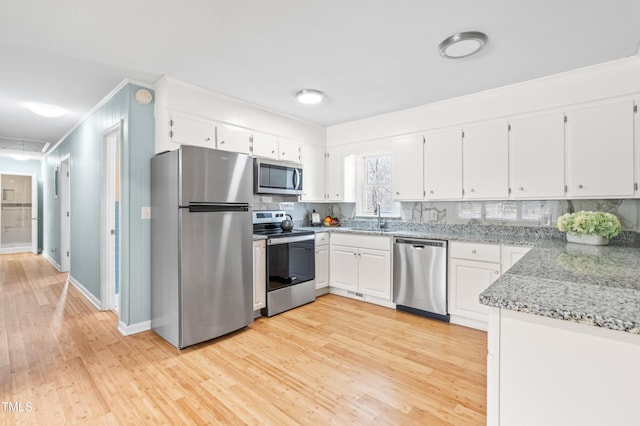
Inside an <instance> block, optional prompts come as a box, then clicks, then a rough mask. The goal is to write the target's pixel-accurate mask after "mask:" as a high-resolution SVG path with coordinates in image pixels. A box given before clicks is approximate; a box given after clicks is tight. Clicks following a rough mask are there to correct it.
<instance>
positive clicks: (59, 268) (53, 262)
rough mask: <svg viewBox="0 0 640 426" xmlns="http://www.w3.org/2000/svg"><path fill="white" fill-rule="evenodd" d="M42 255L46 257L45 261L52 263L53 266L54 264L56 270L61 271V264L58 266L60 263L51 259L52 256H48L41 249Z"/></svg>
mask: <svg viewBox="0 0 640 426" xmlns="http://www.w3.org/2000/svg"><path fill="white" fill-rule="evenodd" d="M42 257H44V258H45V259H47V261H48V262H49V263H50V264H52V265H53V266H54V267H55V268H56V269H57V270H58V271H61V269H62V266H60V265H59V264H58V262H56V261H55V260H53V257H51V256H49V255H48V254H47V252H44V251H43V252H42Z"/></svg>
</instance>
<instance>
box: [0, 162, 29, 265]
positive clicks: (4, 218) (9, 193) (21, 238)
mask: <svg viewBox="0 0 640 426" xmlns="http://www.w3.org/2000/svg"><path fill="white" fill-rule="evenodd" d="M0 190H1V191H2V197H1V198H0V229H1V230H0V253H22V252H29V251H34V250H35V253H37V252H38V218H37V216H38V207H37V201H38V200H37V198H38V184H37V180H36V178H35V176H33V175H18V174H2V175H1V177H0ZM34 197H35V202H36V204H35V206H34V204H33V200H34ZM34 207H35V209H34ZM34 217H35V221H34V220H33V218H34ZM33 222H35V226H34V223H33Z"/></svg>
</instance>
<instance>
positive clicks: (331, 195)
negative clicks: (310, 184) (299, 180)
mask: <svg viewBox="0 0 640 426" xmlns="http://www.w3.org/2000/svg"><path fill="white" fill-rule="evenodd" d="M325 170H326V181H325V182H326V188H325V201H342V200H343V198H344V158H343V157H342V149H341V148H335V147H334V148H329V149H327V160H326V168H325ZM303 185H304V184H303Z"/></svg>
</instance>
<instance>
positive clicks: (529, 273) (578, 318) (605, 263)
mask: <svg viewBox="0 0 640 426" xmlns="http://www.w3.org/2000/svg"><path fill="white" fill-rule="evenodd" d="M297 229H305V230H312V231H315V232H327V231H330V232H345V233H353V234H365V235H385V236H403V237H414V238H427V239H437V240H449V241H467V242H476V243H489V244H508V245H519V246H530V247H532V249H531V250H530V251H529V252H528V253H527V254H526V255H525V256H524V257H523V258H522V259H521V260H520V261H518V262H517V263H516V264H515V265H514V266H513V267H512V268H511V269H509V270H508V271H507V272H505V273H504V274H503V275H502V276H501V277H500V278H498V279H497V280H496V281H495V282H494V283H493V284H492V285H491V286H489V288H487V289H486V290H485V291H484V292H482V293H481V294H480V302H481V303H483V304H485V305H489V306H496V307H501V308H505V309H510V310H514V311H521V312H528V313H531V314H535V315H541V316H546V317H550V318H556V319H561V320H567V321H574V322H579V323H582V324H588V325H593V326H598V327H605V328H609V329H612V330H619V331H624V332H629V333H634V334H640V244H638V236H637V234H635V235H633V234H630V233H627V235H626V240H622V241H618V240H614V241H612V242H611V244H610V245H609V246H588V245H582V244H572V243H567V242H566V240H565V239H564V234H563V233H559V232H555V233H554V232H552V230H549V229H547V230H545V229H539V228H538V229H536V228H530V229H524V230H523V229H519V230H517V232H511V231H509V230H505V227H502V228H497V227H486V226H485V227H479V226H452V227H446V226H445V227H432V228H429V227H428V228H426V229H422V230H411V229H403V230H367V229H352V228H349V227H337V228H328V227H298V228H297ZM503 230H504V231H503ZM556 231H557V230H556Z"/></svg>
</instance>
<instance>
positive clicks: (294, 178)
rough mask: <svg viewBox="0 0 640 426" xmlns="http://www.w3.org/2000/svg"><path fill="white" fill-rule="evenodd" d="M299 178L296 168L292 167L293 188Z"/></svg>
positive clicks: (296, 185) (296, 186)
mask: <svg viewBox="0 0 640 426" xmlns="http://www.w3.org/2000/svg"><path fill="white" fill-rule="evenodd" d="M299 180H300V172H299V171H298V169H293V189H299V188H298V181H299Z"/></svg>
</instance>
